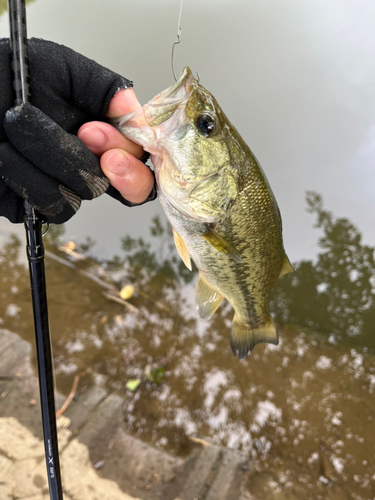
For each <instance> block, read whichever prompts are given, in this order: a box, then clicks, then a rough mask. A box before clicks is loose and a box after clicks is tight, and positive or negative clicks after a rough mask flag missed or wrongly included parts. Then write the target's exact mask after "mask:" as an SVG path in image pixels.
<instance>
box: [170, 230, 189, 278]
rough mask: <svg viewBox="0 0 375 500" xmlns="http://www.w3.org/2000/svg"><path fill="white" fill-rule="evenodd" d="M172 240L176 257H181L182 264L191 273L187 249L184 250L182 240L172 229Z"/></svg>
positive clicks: (184, 246)
mask: <svg viewBox="0 0 375 500" xmlns="http://www.w3.org/2000/svg"><path fill="white" fill-rule="evenodd" d="M173 239H174V244H175V245H176V249H177V253H178V255H179V256H180V257H181V259H182V262H183V263H184V264H185V266H186V267H187V268H188V269H189V270H190V271H191V260H190V255H189V252H188V249H187V248H186V245H185V243H184V241H183V239H182V238H181V236H180V235H179V234H178V232H177V231H176V230H175V229H173Z"/></svg>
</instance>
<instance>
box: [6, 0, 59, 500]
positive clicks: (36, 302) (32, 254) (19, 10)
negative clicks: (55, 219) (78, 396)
mask: <svg viewBox="0 0 375 500" xmlns="http://www.w3.org/2000/svg"><path fill="white" fill-rule="evenodd" d="M8 11H9V24H10V46H11V52H12V70H13V88H14V91H15V105H16V106H19V105H21V104H24V103H26V102H30V90H29V75H28V58H27V31H26V8H25V0H8ZM24 221H25V229H26V241H27V245H26V248H27V259H28V262H29V272H30V288H31V296H32V304H33V313H34V328H35V343H36V352H37V361H38V375H39V390H40V404H41V410H42V423H43V436H44V450H45V458H46V465H47V476H48V486H49V493H50V499H51V500H63V494H62V486H61V474H60V460H59V448H58V441H57V429H56V410H55V398H54V387H53V365H52V352H51V339H50V333H49V324H48V309H47V291H46V280H45V271H44V245H43V235H42V221H41V220H40V219H39V218H38V217H37V215H36V213H35V211H34V209H33V207H32V206H31V205H30V204H29V203H28V202H27V201H26V200H25V219H24Z"/></svg>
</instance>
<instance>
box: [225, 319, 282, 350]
mask: <svg viewBox="0 0 375 500" xmlns="http://www.w3.org/2000/svg"><path fill="white" fill-rule="evenodd" d="M260 342H268V343H269V344H275V345H277V344H278V343H279V338H278V335H277V331H276V327H275V324H274V322H273V319H272V318H271V317H270V322H269V323H268V324H266V325H262V326H261V327H259V328H254V329H253V328H251V327H250V325H248V324H244V323H241V322H240V321H238V319H237V318H236V315H235V316H234V318H233V324H232V333H231V336H230V347H231V349H232V352H233V354H234V356H236V355H237V354H238V358H239V359H245V358H247V356H248V355H249V354H250V353H251V351H252V350H253V349H254V347H255V346H256V344H259V343H260Z"/></svg>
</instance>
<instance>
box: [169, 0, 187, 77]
mask: <svg viewBox="0 0 375 500" xmlns="http://www.w3.org/2000/svg"><path fill="white" fill-rule="evenodd" d="M183 3H184V0H181V4H180V14H179V16H178V23H177V41H176V42H174V43H173V45H172V55H171V64H172V73H173V78H174V79H175V82H177V78H176V74H175V72H174V46H175V45H178V44H179V43H180V42H181V33H182V29H181V14H182V4H183Z"/></svg>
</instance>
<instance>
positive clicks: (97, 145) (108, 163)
mask: <svg viewBox="0 0 375 500" xmlns="http://www.w3.org/2000/svg"><path fill="white" fill-rule="evenodd" d="M140 107H141V105H140V104H139V102H138V99H137V97H136V95H135V93H134V91H133V89H131V88H129V89H126V90H120V91H119V92H118V93H117V94H116V95H115V96H114V97H113V98H112V100H111V102H110V103H109V106H108V111H107V118H118V117H120V116H123V115H125V114H127V113H131V112H132V111H135V110H136V109H138V108H140ZM77 136H78V137H79V139H81V141H82V142H84V143H85V144H86V146H87V147H88V148H89V150H90V151H92V152H93V153H94V154H96V155H97V156H100V157H101V158H100V167H101V169H102V171H103V173H104V175H105V176H106V177H108V179H109V180H110V182H111V185H112V187H114V188H115V189H117V191H118V192H119V193H120V194H121V195H122V197H123V198H125V199H126V200H128V201H129V202H131V203H133V204H139V203H143V202H144V201H145V200H148V199H150V198H151V199H154V197H155V192H154V190H153V188H154V182H155V180H154V176H153V174H152V172H151V171H150V169H149V168H148V167H146V165H145V164H144V163H142V162H141V161H140V159H141V158H143V157H144V154H145V153H144V151H143V149H142V147H141V146H139V145H138V144H135V143H134V142H132V141H130V140H129V139H126V138H125V137H124V136H123V135H122V134H121V133H120V132H119V131H118V130H117V129H115V128H114V127H112V126H111V125H109V124H108V123H103V122H98V121H96V122H90V123H85V124H84V125H82V127H81V128H80V129H79V130H78V133H77Z"/></svg>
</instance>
